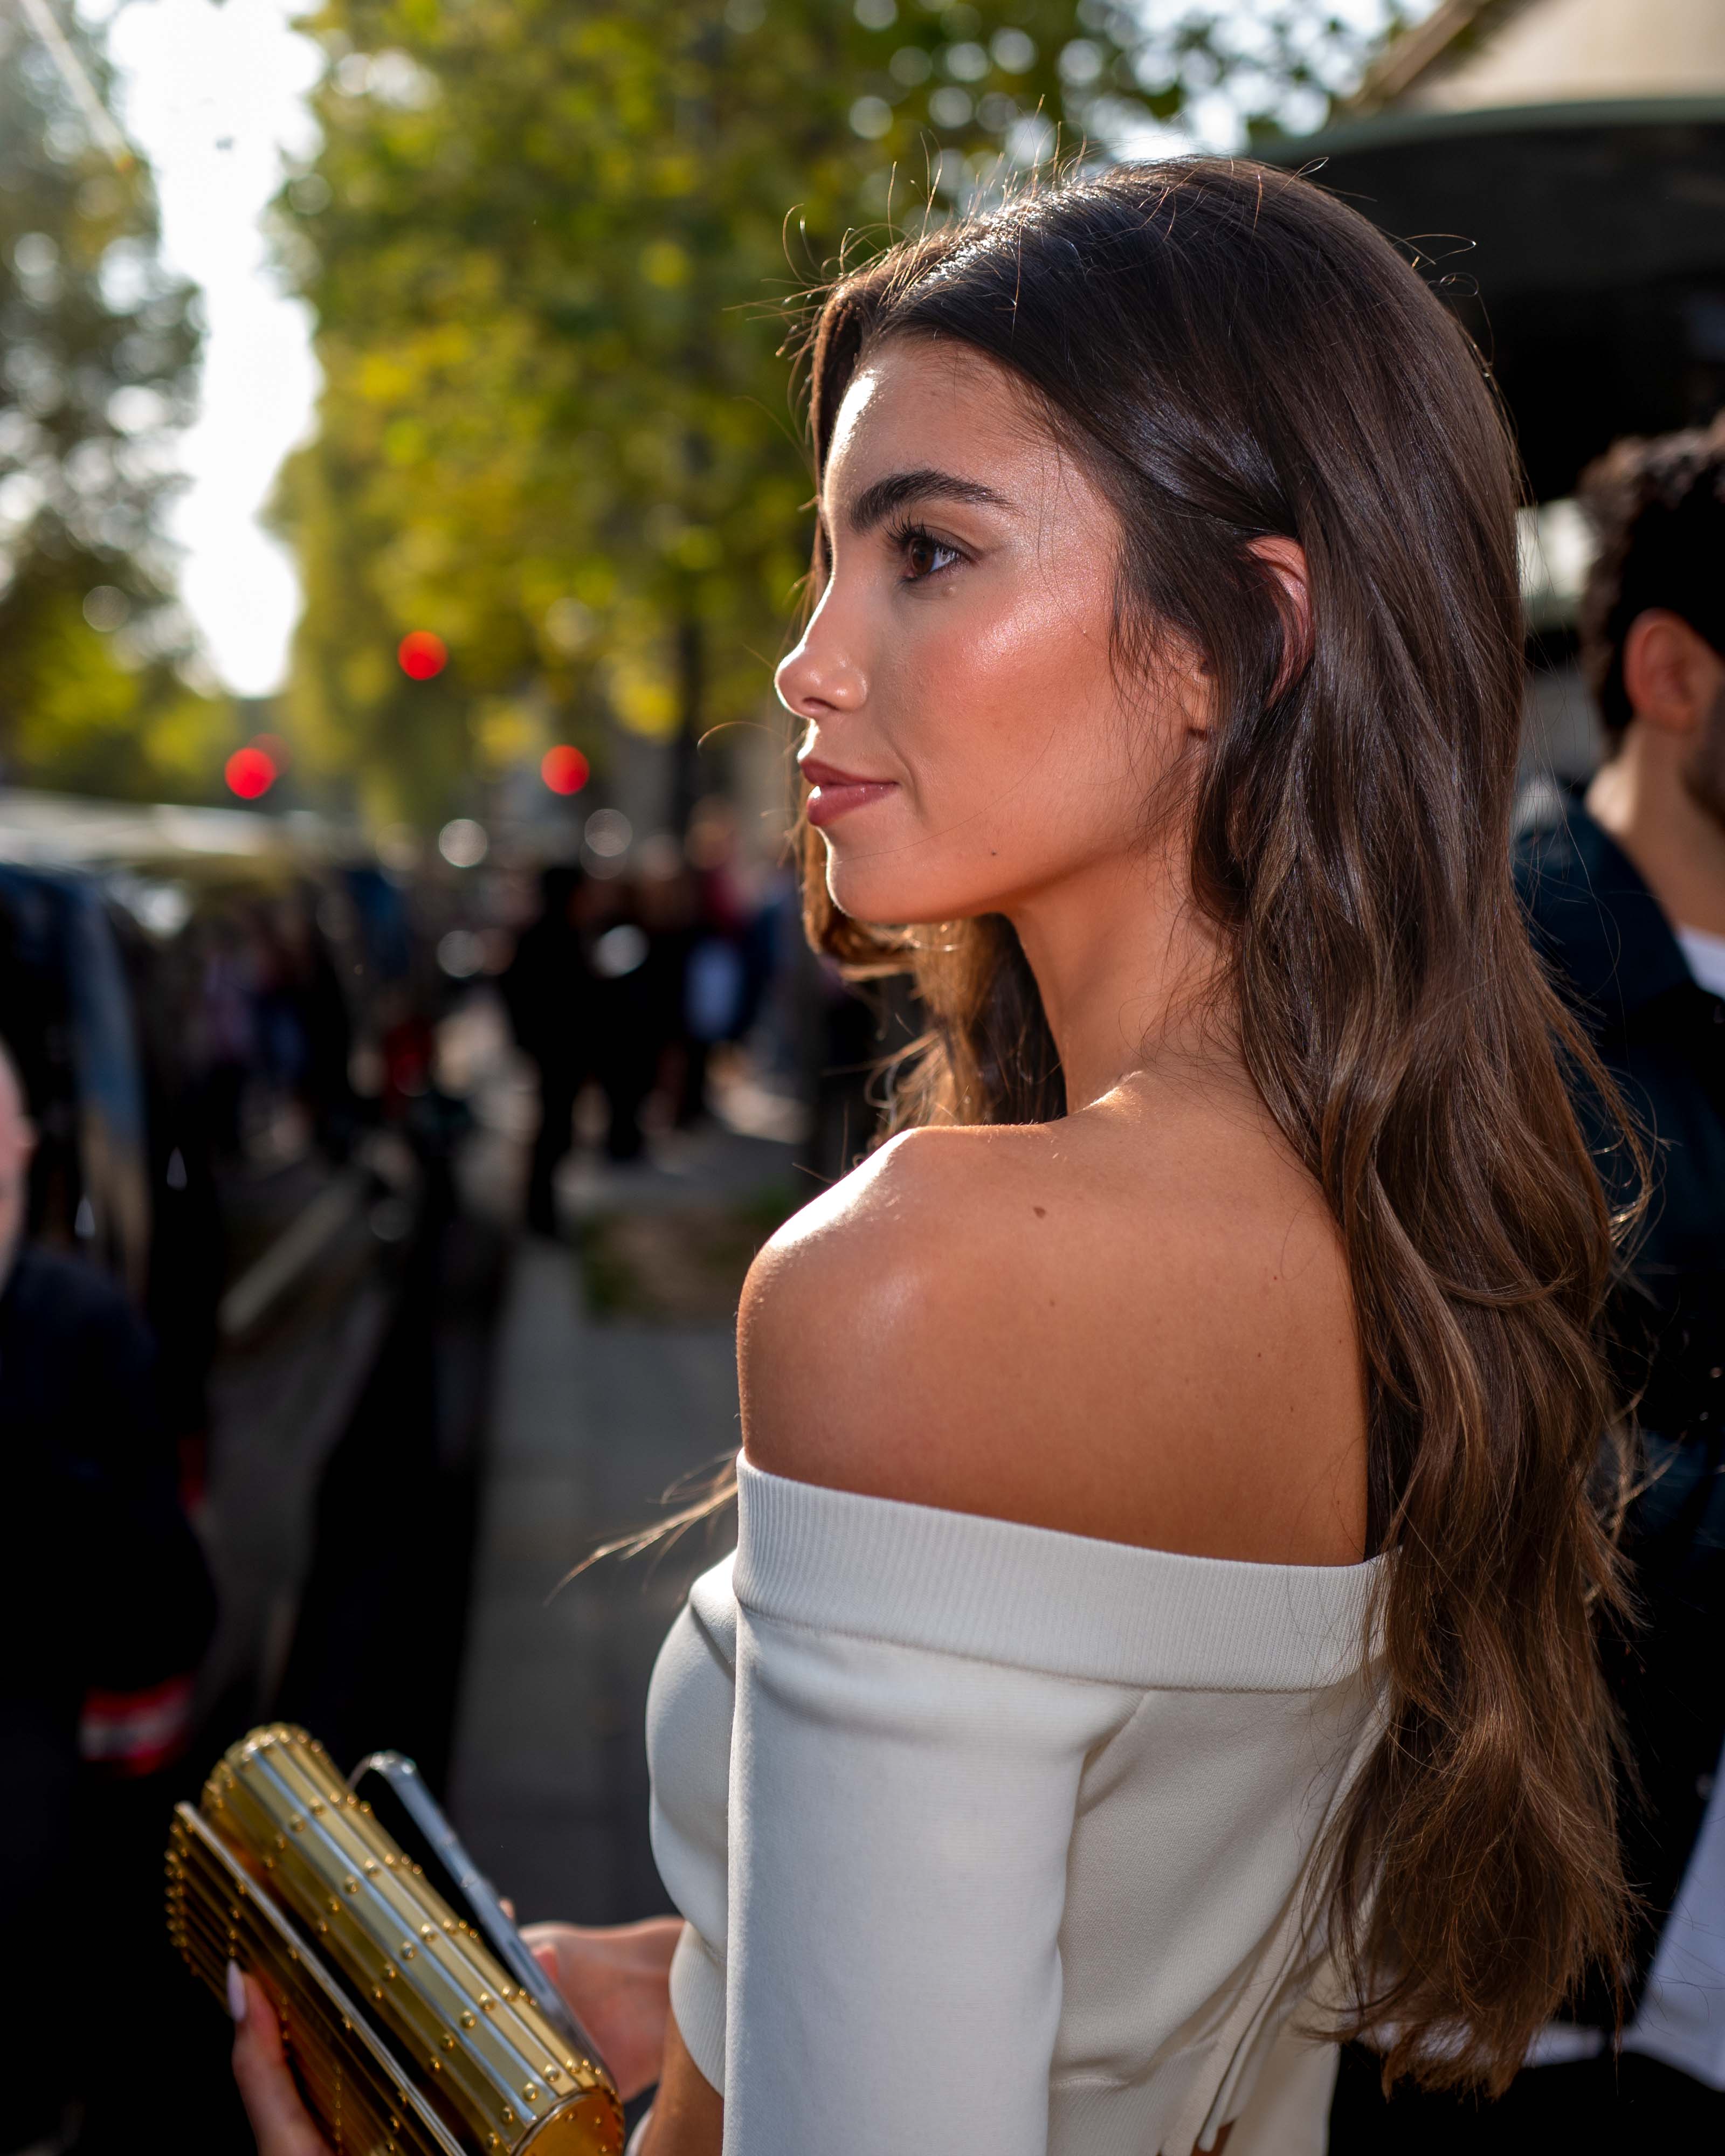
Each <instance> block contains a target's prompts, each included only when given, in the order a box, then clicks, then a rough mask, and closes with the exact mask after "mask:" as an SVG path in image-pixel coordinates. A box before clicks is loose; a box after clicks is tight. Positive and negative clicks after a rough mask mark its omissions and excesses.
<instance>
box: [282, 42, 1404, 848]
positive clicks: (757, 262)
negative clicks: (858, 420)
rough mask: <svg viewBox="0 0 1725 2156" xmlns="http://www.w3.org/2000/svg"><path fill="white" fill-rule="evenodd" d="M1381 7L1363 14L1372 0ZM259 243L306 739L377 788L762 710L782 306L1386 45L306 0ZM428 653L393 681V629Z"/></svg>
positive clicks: (787, 465) (445, 799)
mask: <svg viewBox="0 0 1725 2156" xmlns="http://www.w3.org/2000/svg"><path fill="white" fill-rule="evenodd" d="M1385 19H1387V17H1386V18H1385ZM309 27H310V28H311V30H312V31H313V32H314V33H315V34H316V35H317V36H318V37H320V38H321V40H322V42H323V44H324V46H325V49H326V52H327V53H328V54H329V57H330V67H329V71H328V74H327V75H326V79H325V80H324V83H323V85H322V86H321V90H319V92H318V94H317V99H316V104H317V110H318V115H319V118H320V119H321V122H322V126H323V129H324V136H325V144H324V148H323V150H322V152H321V156H320V157H319V159H318V161H317V162H316V166H315V167H314V168H313V169H311V170H310V171H308V172H305V173H303V174H301V175H300V177H297V178H295V179H294V180H293V181H291V182H290V183H289V185H288V186H287V187H286V189H285V192H284V194H283V196H282V198H281V200H280V211H281V217H282V238H281V245H282V251H283V255H284V259H285V263H286V265H287V268H288V269H289V272H290V275H291V276H292V277H293V278H294V280H295V282H296V283H297V285H298V286H299V289H300V290H301V291H302V292H303V293H304V294H305V296H306V297H307V298H308V299H309V300H310V301H311V304H312V305H313V307H314V309H315V311H316V318H317V323H318V332H317V334H318V351H319V356H320V358H321V362H322V365H323V368H324V373H325V378H326V388H325V392H324V395H323V398H322V403H321V423H320V429H319V433H318V436H317V439H316V441H315V443H314V444H312V445H311V446H310V447H308V448H307V449H305V450H304V451H302V452H301V453H300V454H299V456H298V457H297V458H296V459H294V460H293V462H292V463H291V464H290V467H289V468H288V470H287V472H286V474H285V481H284V485H283V488H282V491H281V495H280V505H279V515H280V522H281V524H282V526H283V528H284V529H285V531H286V533H287V534H288V535H289V536H290V538H291V540H292V542H294V544H295V547H296V548H297V551H298V554H299V558H300V564H301V568H302V572H303V574H304V577H305V586H306V599H307V605H306V613H305V619H304V622H303V624H302V627H301V629H300V637H299V641H298V645H297V650H296V659H295V673H294V678H293V685H292V689H291V692H290V693H291V696H292V698H293V701H294V705H295V716H296V719H297V721H298V726H299V731H300V735H301V737H302V738H303V739H305V741H306V742H307V745H308V747H311V748H312V750H313V752H315V753H316V754H319V755H321V757H322V759H323V760H324V761H325V762H326V763H329V764H332V765H335V766H336V767H347V769H349V770H351V771H352V772H353V773H355V774H356V775H357V778H359V780H360V782H361V784H362V788H363V790H364V791H365V793H366V794H367V798H368V799H369V801H370V803H371V805H372V808H373V810H374V812H375V813H377V814H403V813H405V814H417V815H418V816H419V817H421V818H422V819H430V818H434V817H436V816H438V815H440V814H444V813H445V812H446V810H447V808H448V806H449V803H450V802H451V799H452V797H453V795H454V792H455V791H456V790H457V789H458V788H459V785H460V783H461V782H462V780H463V778H464V775H465V774H468V773H475V772H478V773H483V772H484V771H485V769H486V768H487V767H494V768H495V767H505V766H506V765H508V764H510V763H511V762H519V761H521V759H522V758H523V757H525V756H526V754H528V753H529V752H531V750H532V749H533V748H534V747H535V746H536V744H538V743H541V742H544V741H545V740H547V739H549V738H553V737H556V736H557V735H567V734H570V733H573V734H575V735H576V736H577V737H584V738H585V743H586V745H587V746H588V747H589V748H590V749H591V750H593V752H594V753H595V754H596V755H597V756H601V757H602V756H603V741H602V739H601V737H600V734H601V729H600V726H599V721H600V718H601V716H602V715H603V714H606V713H609V714H611V715H613V716H615V717H616V719H618V720H619V721H620V722H621V723H622V724H623V725H624V726H629V727H632V728H634V729H635V730H637V731H640V732H642V733H645V734H649V735H659V736H662V737H676V738H678V739H679V740H680V742H681V743H682V744H683V746H684V749H685V755H684V757H683V759H682V762H683V788H682V791H683V794H684V798H685V803H686V801H687V799H688V798H690V797H691V794H692V793H693V791H694V790H695V774H694V771H693V768H692V752H693V743H694V742H695V740H696V737H697V736H698V735H699V733H700V732H701V730H702V729H703V728H704V727H706V726H712V725H715V724H719V723H722V722H724V721H730V720H747V718H748V717H749V716H751V715H752V714H753V713H756V712H757V711H758V710H759V708H760V706H761V701H762V690H763V688H764V686H765V683H766V679H767V673H768V660H769V659H770V657H771V656H772V654H773V653H774V652H775V651H776V649H778V646H779V644H780V643H781V640H782V637H783V627H784V623H785V620H786V617H787V613H788V607H789V603H790V602H791V600H792V598H793V593H794V589H795V587H796V583H797V580H798V576H799V575H800V573H801V571H802V567H803V559H804V548H805V544H806V531H805V523H806V520H805V518H804V517H803V514H802V509H803V504H804V503H805V501H806V498H807V495H808V493H809V480H808V474H807V468H806V465H805V463H804V460H803V455H802V453H801V449H800V446H799V444H798V439H797V435H796V431H795V429H794V427H793V423H792V419H791V413H790V407H789V404H788V398H787V377H786V372H785V368H784V365H783V361H782V360H781V359H780V358H779V357H777V356H776V355H777V353H778V347H779V346H780V345H781V343H782V341H783V336H784V331H785V320H784V316H783V308H782V305H781V304H780V303H781V302H783V300H786V299H788V298H790V297H792V296H793V295H794V294H795V293H796V291H797V290H798V288H799V287H803V286H807V285H810V284H813V283H814V282H816V281H818V280H819V278H820V277H821V276H822V275H824V274H826V273H827V272H829V270H830V269H831V268H832V266H833V265H834V262H835V261H836V259H838V258H839V255H840V254H841V253H842V252H844V251H845V250H846V249H849V250H850V252H851V253H852V254H855V253H856V252H857V251H858V250H866V249H869V248H871V247H873V246H875V245H876V244H880V241H881V240H882V239H885V238H886V236H887V235H888V234H889V231H890V229H891V228H893V227H894V226H896V227H897V228H904V227H905V226H906V225H914V224H915V223H916V222H917V221H919V220H920V219H922V218H925V217H927V216H931V215H932V216H940V215H943V214H946V213H948V212H949V211H950V210H951V209H952V208H955V207H957V206H960V205H962V204H963V203H967V202H968V201H971V200H973V199H975V198H977V197H978V196H979V195H980V196H984V197H986V195H987V194H988V193H989V191H990V190H992V189H995V188H998V187H1001V186H1002V185H1004V184H1005V183H1006V182H1008V181H1009V179H1010V178H1011V177H1014V175H1019V174H1022V173H1024V172H1026V171H1028V170H1029V169H1030V168H1033V167H1035V166H1036V165H1037V164H1038V163H1040V162H1042V161H1044V160H1045V159H1046V158H1047V157H1049V155H1050V152H1051V151H1054V150H1055V146H1056V141H1057V132H1056V123H1057V122H1058V124H1059V127H1060V130H1061V131H1062V132H1063V134H1064V141H1065V147H1066V148H1067V149H1068V150H1070V149H1071V148H1073V147H1074V146H1076V145H1077V144H1079V143H1080V142H1081V141H1084V140H1086V139H1088V140H1090V141H1092V142H1094V141H1097V140H1098V139H1100V140H1101V141H1104V142H1107V141H1119V140H1121V139H1122V137H1123V136H1130V135H1131V134H1132V133H1133V132H1134V131H1137V133H1138V134H1139V135H1140V136H1143V135H1144V133H1145V131H1155V130H1157V129H1158V127H1159V126H1163V125H1164V124H1165V123H1167V122H1168V121H1172V120H1173V118H1174V117H1175V116H1176V115H1178V114H1179V113H1180V112H1182V111H1183V110H1184V109H1185V108H1186V107H1187V106H1188V105H1189V104H1191V103H1192V102H1193V101H1194V100H1202V99H1204V98H1206V97H1213V96H1216V95H1229V96H1230V97H1232V99H1233V100H1234V109H1235V110H1238V111H1239V112H1240V113H1242V114H1243V115H1245V117H1246V118H1247V119H1248V120H1249V121H1262V122H1271V121H1283V122H1288V121H1293V122H1299V121H1302V120H1303V121H1304V123H1305V124H1308V125H1309V124H1311V122H1312V121H1315V120H1316V119H1317V118H1319V117H1321V116H1322V112H1323V110H1325V106H1326V102H1327V86H1328V85H1331V84H1332V83H1333V82H1335V81H1337V80H1343V79H1344V78H1346V77H1347V76H1348V74H1350V73H1353V72H1357V71H1358V67H1359V66H1360V65H1361V64H1362V63H1363V58H1364V55H1365V53H1366V50H1367V49H1368V46H1369V45H1370V44H1371V42H1372V40H1371V38H1370V37H1369V36H1368V33H1366V32H1363V31H1361V30H1359V29H1357V28H1348V26H1347V25H1346V24H1344V23H1342V22H1340V21H1338V20H1336V19H1335V18H1332V16H1331V15H1330V14H1329V13H1328V12H1327V10H1325V9H1323V8H1318V7H1314V6H1313V5H1312V4H1310V0H1263V4H1260V5H1257V6H1253V5H1252V4H1251V0H1245V4H1242V5H1240V6H1236V7H1235V8H1231V9H1218V8H1207V9H1204V8H1201V9H1197V10H1194V11H1189V12H1188V13H1184V14H1182V15H1180V16H1179V17H1178V18H1177V19H1174V20H1173V21H1171V22H1170V23H1168V26H1167V27H1166V28H1162V29H1157V28H1154V27H1151V28H1146V26H1145V18H1143V16H1142V12H1141V10H1140V9H1139V8H1137V6H1135V5H1134V6H1127V5H1125V4H1119V5H1117V4H1114V0H1077V5H1076V8H1075V7H1074V5H1073V4H1072V0H855V4H854V5H852V4H850V0H723V4H722V7H721V0H704V3H701V0H698V4H695V5H691V4H688V0H606V4H605V5H603V7H601V8H592V7H590V6H588V5H585V4H582V0H328V4H326V6H325V8H323V10H322V12H321V13H319V14H318V15H316V17H315V18H312V19H311V23H310V24H309ZM415 628H427V629H434V630H435V631H436V632H437V633H438V634H439V635H440V636H442V637H443V638H444V639H445V640H446V642H447V643H448V644H449V650H450V654H451V664H450V667H449V671H448V672H447V673H446V674H444V675H442V676H440V677H439V679H438V680H435V681H433V682H429V683H428V682H411V681H408V680H406V679H405V677H404V676H403V674H402V673H401V671H400V670H399V669H398V666H397V665H396V664H395V662H394V658H393V651H394V646H395V644H396V641H397V639H398V638H399V637H400V636H401V635H402V634H403V633H404V632H405V631H407V630H408V629H415Z"/></svg>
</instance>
